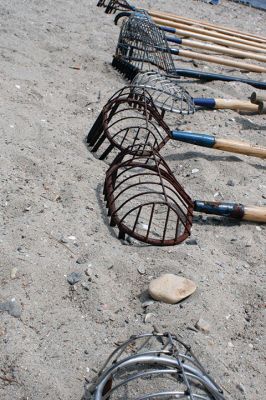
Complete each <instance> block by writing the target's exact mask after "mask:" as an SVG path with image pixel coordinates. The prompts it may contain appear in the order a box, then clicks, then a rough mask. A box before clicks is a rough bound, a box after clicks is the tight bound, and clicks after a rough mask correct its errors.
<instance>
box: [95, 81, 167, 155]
mask: <svg viewBox="0 0 266 400" xmlns="http://www.w3.org/2000/svg"><path fill="white" fill-rule="evenodd" d="M169 133H170V130H169V127H168V126H167V124H166V123H165V122H164V120H163V118H162V116H161V114H160V112H159V111H158V109H157V108H156V106H155V104H154V103H153V100H152V97H151V96H150V94H149V93H148V91H147V90H146V89H145V88H139V90H138V92H137V93H136V92H134V91H132V87H125V88H123V89H121V90H120V91H118V92H117V93H115V94H114V95H113V96H112V97H111V99H110V100H109V101H108V102H107V104H106V105H105V106H104V107H103V110H102V112H101V113H100V115H99V116H98V118H97V120H96V121H95V123H94V125H93V127H92V128H91V130H90V132H89V134H88V136H87V143H88V145H89V146H93V147H92V151H93V152H96V151H97V150H98V149H99V148H100V147H102V146H104V145H105V142H106V140H105V139H108V140H107V142H108V144H107V146H105V149H104V152H103V153H102V154H101V156H100V159H104V158H106V157H107V156H108V154H109V153H110V152H111V151H112V150H113V149H114V148H117V149H118V150H120V151H121V150H125V149H127V151H130V152H131V154H133V153H132V152H133V151H137V149H138V147H137V146H136V147H130V150H129V149H128V148H129V146H134V145H138V144H141V145H143V146H144V148H145V151H147V153H148V154H151V153H152V150H155V151H159V150H160V149H161V148H162V147H163V146H164V145H165V144H166V143H167V141H168V140H169V139H170V136H169ZM147 145H149V146H147Z"/></svg>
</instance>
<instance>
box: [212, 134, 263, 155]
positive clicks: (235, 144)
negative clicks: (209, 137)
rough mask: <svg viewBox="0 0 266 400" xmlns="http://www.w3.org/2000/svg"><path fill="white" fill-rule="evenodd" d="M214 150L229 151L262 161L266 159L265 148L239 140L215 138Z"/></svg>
mask: <svg viewBox="0 0 266 400" xmlns="http://www.w3.org/2000/svg"><path fill="white" fill-rule="evenodd" d="M213 148H215V149H218V150H223V151H229V152H231V153H238V154H245V155H247V156H253V157H258V158H262V159H265V158H266V148H265V147H260V146H254V145H252V144H249V143H245V142H240V141H238V140H230V139H218V138H215V143H214V145H213Z"/></svg>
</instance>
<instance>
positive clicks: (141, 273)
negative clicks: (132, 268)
mask: <svg viewBox="0 0 266 400" xmlns="http://www.w3.org/2000/svg"><path fill="white" fill-rule="evenodd" d="M138 273H139V274H140V275H144V274H145V273H146V268H145V267H144V265H139V266H138Z"/></svg>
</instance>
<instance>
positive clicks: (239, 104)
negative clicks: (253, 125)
mask: <svg viewBox="0 0 266 400" xmlns="http://www.w3.org/2000/svg"><path fill="white" fill-rule="evenodd" d="M215 108H217V109H220V110H228V109H230V110H237V111H250V112H259V106H258V104H252V103H251V102H250V101H241V100H231V99H228V100H227V99H215Z"/></svg>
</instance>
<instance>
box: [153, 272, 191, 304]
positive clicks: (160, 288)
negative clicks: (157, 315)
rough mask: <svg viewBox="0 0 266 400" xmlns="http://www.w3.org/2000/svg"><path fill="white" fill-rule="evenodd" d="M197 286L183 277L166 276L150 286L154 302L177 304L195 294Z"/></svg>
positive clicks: (155, 280) (154, 281)
mask: <svg viewBox="0 0 266 400" xmlns="http://www.w3.org/2000/svg"><path fill="white" fill-rule="evenodd" d="M196 288H197V286H196V284H195V283H194V282H193V281H191V280H189V279H186V278H183V277H182V276H177V275H174V274H164V275H162V276H160V277H159V278H157V279H154V280H153V281H151V282H150V284H149V288H148V291H149V294H150V296H151V297H152V298H153V299H154V300H159V301H163V302H164V303H168V304H175V303H177V302H178V301H180V300H182V299H184V298H186V297H188V296H190V295H191V294H192V293H194V292H195V290H196Z"/></svg>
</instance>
